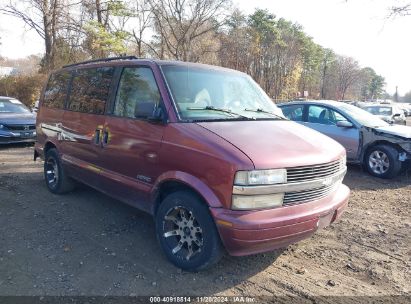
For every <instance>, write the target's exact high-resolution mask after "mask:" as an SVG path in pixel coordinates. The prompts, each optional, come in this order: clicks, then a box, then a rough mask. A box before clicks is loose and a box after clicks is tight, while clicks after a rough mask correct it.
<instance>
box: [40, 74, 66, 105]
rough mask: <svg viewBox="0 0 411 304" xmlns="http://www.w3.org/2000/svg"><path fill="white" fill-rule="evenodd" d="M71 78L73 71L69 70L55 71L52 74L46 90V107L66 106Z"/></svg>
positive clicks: (44, 102)
mask: <svg viewBox="0 0 411 304" xmlns="http://www.w3.org/2000/svg"><path fill="white" fill-rule="evenodd" d="M70 78H71V73H69V72H59V73H54V74H52V75H51V76H50V79H49V82H48V83H47V87H46V90H45V92H44V99H43V106H44V107H47V108H54V109H63V108H64V102H65V100H66V96H67V88H68V85H69V82H70Z"/></svg>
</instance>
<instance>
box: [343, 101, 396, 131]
mask: <svg viewBox="0 0 411 304" xmlns="http://www.w3.org/2000/svg"><path fill="white" fill-rule="evenodd" d="M338 108H339V109H340V110H342V111H344V112H345V113H347V114H348V115H349V116H351V117H352V118H353V119H354V120H356V121H357V122H359V123H360V124H361V125H363V126H367V127H384V126H389V124H388V123H386V122H385V121H383V120H382V119H380V118H378V116H375V115H372V114H370V113H369V112H367V111H365V110H363V109H360V108H358V107H356V106H352V105H349V104H345V103H341V104H339V105H338Z"/></svg>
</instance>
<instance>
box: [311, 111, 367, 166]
mask: <svg viewBox="0 0 411 304" xmlns="http://www.w3.org/2000/svg"><path fill="white" fill-rule="evenodd" d="M306 117H307V119H306V121H305V122H304V123H303V124H304V125H305V126H307V127H309V128H311V129H314V130H316V131H318V132H321V133H323V134H325V135H327V136H329V137H331V138H332V139H334V140H335V141H337V142H339V143H340V144H341V145H342V146H343V147H344V148H345V149H346V151H347V159H352V160H354V159H356V158H357V153H358V149H359V144H360V133H359V130H358V129H357V128H356V127H355V126H354V125H353V126H352V127H350V128H347V127H339V126H337V122H338V121H347V122H349V121H348V119H347V118H345V117H344V116H343V115H342V114H341V113H339V112H337V111H335V110H334V109H331V108H329V107H325V106H320V105H309V106H308V112H307V116H306Z"/></svg>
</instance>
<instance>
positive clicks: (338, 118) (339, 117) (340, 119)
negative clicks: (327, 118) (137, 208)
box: [333, 111, 348, 123]
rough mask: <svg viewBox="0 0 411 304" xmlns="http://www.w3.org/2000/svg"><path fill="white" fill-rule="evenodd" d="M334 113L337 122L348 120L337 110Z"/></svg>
mask: <svg viewBox="0 0 411 304" xmlns="http://www.w3.org/2000/svg"><path fill="white" fill-rule="evenodd" d="M333 113H334V117H335V123H337V122H339V121H347V122H348V120H347V119H346V118H345V117H344V116H342V115H341V114H340V113H338V112H335V111H333Z"/></svg>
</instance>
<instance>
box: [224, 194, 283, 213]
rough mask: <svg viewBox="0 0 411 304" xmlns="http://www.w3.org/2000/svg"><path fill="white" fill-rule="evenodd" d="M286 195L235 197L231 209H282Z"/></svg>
mask: <svg viewBox="0 0 411 304" xmlns="http://www.w3.org/2000/svg"><path fill="white" fill-rule="evenodd" d="M283 199H284V193H275V194H266V195H233V200H232V204H231V208H232V209H234V210H252V209H267V208H274V207H280V206H282V205H283Z"/></svg>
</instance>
